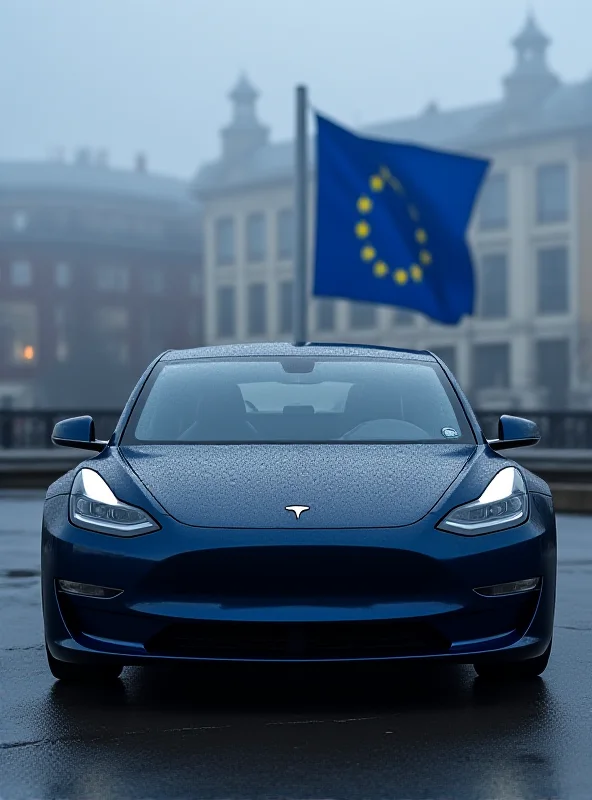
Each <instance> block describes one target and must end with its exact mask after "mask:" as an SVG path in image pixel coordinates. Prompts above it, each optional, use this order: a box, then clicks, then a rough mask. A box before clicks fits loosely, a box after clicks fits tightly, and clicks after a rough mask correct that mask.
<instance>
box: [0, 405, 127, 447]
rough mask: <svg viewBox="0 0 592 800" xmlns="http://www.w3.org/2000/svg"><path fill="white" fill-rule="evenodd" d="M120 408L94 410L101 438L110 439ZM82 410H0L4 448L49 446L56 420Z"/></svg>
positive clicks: (1, 445)
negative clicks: (116, 409)
mask: <svg viewBox="0 0 592 800" xmlns="http://www.w3.org/2000/svg"><path fill="white" fill-rule="evenodd" d="M120 413H121V412H119V411H96V412H94V413H93V412H90V416H91V417H92V418H93V419H94V421H95V432H96V436H97V439H109V437H110V436H111V434H112V433H113V431H114V430H115V426H116V424H117V420H118V419H119V417H120ZM80 414H81V412H80V411H13V410H10V411H0V450H35V449H41V450H44V449H46V448H47V449H49V448H52V447H53V445H52V443H51V432H52V431H53V426H54V425H55V424H56V422H59V421H60V420H62V419H67V418H68V417H77V416H80Z"/></svg>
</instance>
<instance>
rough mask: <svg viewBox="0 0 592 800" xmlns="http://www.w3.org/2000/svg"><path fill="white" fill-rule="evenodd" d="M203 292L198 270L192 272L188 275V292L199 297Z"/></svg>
mask: <svg viewBox="0 0 592 800" xmlns="http://www.w3.org/2000/svg"><path fill="white" fill-rule="evenodd" d="M202 292H203V283H202V279H201V274H200V273H199V272H192V273H191V275H190V276H189V294H190V295H191V296H192V297H199V296H200V295H201V294H202Z"/></svg>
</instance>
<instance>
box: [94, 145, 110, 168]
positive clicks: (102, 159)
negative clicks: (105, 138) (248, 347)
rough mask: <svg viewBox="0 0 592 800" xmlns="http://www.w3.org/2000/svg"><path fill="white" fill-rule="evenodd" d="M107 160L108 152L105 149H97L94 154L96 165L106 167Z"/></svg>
mask: <svg viewBox="0 0 592 800" xmlns="http://www.w3.org/2000/svg"><path fill="white" fill-rule="evenodd" d="M108 162H109V154H108V153H107V151H106V150H105V149H102V150H97V152H96V155H95V164H96V165H97V167H107V166H108Z"/></svg>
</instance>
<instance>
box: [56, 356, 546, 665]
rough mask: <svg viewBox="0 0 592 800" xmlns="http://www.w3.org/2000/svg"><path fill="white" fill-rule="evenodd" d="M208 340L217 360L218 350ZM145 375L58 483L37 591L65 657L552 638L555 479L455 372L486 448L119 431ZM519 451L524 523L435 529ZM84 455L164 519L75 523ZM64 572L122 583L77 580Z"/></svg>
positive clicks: (387, 655) (436, 649) (310, 656)
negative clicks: (179, 441) (473, 530)
mask: <svg viewBox="0 0 592 800" xmlns="http://www.w3.org/2000/svg"><path fill="white" fill-rule="evenodd" d="M273 347H275V348H276V350H277V349H278V348H279V350H280V351H281V352H284V351H286V352H290V348H292V350H293V349H294V348H293V347H292V346H291V345H281V346H275V345H274V346H273ZM260 348H263V350H264V351H265V346H263V345H262V346H260ZM223 349H224V351H225V352H224V355H227V351H228V350H229V348H223ZM319 349H320V347H319ZM361 349H362V348H360V350H361ZM230 350H231V351H232V353H235V354H236V353H239V354H240V353H243V354H244V353H249V352H252V348H251V350H249V346H239V347H237V348H230ZM332 350H334V351H335V353H336V354H338V355H340V356H343V353H344V350H345V348H339V347H337V346H334V347H333V348H331V347H330V348H327V349H324V348H323V349H322V351H321V352H322V354H323V355H326V354H327V352H328V351H332ZM205 351H206V353H207V356H206V357H215V354H216V353H217V352H218V349H217V348H205ZM197 352H200V351H197ZM274 352H275V351H274ZM369 352H370V353H372V352H373V351H372V350H369ZM396 353H397V355H398V356H399V355H400V351H396ZM195 354H196V351H190V355H191V357H192V358H195V357H196V355H195ZM364 355H366V350H365V349H364ZM380 356H381V357H384V351H383V350H382V349H381V350H380ZM174 357H175V354H174V353H168V354H166V355H165V356H164V358H167V359H172V358H174ZM410 357H412V358H419V359H422V360H425V359H429V358H431V356H430V355H429V354H412V355H411V356H410ZM154 363H156V362H154ZM151 366H153V365H151ZM149 374H150V368H149V370H147V371H146V373H145V374H144V376H143V377H142V379H141V381H140V382H139V384H138V387H136V389H135V390H134V393H132V396H131V398H130V401H129V402H128V405H127V406H126V410H125V411H124V413H123V414H122V418H121V419H120V422H119V423H118V427H117V429H116V431H115V433H114V435H113V436H112V438H111V440H110V443H109V446H108V447H106V448H105V450H104V451H103V452H102V453H100V454H99V455H97V456H96V457H94V458H91V459H88V460H87V461H85V462H83V463H82V464H81V465H80V466H79V467H77V468H76V469H75V470H71V471H70V472H69V473H67V474H66V475H65V476H63V477H62V478H60V479H59V480H58V481H56V482H55V483H54V484H52V486H51V487H50V489H49V490H48V493H47V499H46V504H45V510H44V518H43V531H42V595H43V606H44V618H45V631H46V639H47V644H48V647H49V650H50V652H51V653H52V654H53V656H54V657H55V658H58V659H61V660H63V661H71V662H76V663H86V664H96V663H99V662H105V663H106V662H113V663H115V662H116V663H120V664H150V663H158V662H163V663H168V662H170V661H186V662H190V663H195V662H199V661H208V660H215V661H225V660H230V661H350V660H356V661H359V660H365V661H383V660H398V659H408V658H435V659H444V660H445V659H449V660H453V661H461V662H467V663H474V662H479V661H483V660H485V661H494V660H510V661H516V660H521V659H528V658H534V657H536V656H538V655H540V654H542V653H543V652H544V651H545V649H546V648H547V646H548V645H549V642H550V641H551V636H552V629H553V614H554V605H555V583H556V577H555V576H556V530H555V518H554V511H553V503H552V498H551V496H550V491H549V488H548V486H547V485H546V484H545V483H544V482H543V481H541V480H540V479H539V478H538V477H537V476H535V475H533V474H532V473H529V472H528V471H527V470H525V469H524V468H523V467H520V466H519V465H517V464H516V463H515V462H513V461H510V460H508V459H506V458H504V457H503V455H502V454H500V453H499V452H494V451H493V450H492V449H491V448H489V447H488V446H487V444H486V443H485V439H484V437H483V434H482V432H481V431H480V430H479V428H478V426H477V423H476V420H475V418H474V414H473V412H472V410H471V409H470V407H469V406H468V405H467V404H466V400H465V399H464V398H463V396H462V393H461V392H460V389H458V388H457V386H456V384H455V382H454V379H453V378H452V377H451V378H450V379H451V382H453V384H454V385H455V391H458V393H459V397H460V398H461V402H463V405H464V407H465V411H466V413H467V417H468V419H469V420H470V422H471V426H472V427H473V428H474V433H475V438H476V442H477V444H476V445H452V444H443V445H437V446H432V445H379V444H373V445H351V444H347V445H341V444H335V445H302V444H299V445H289V444H275V445H221V446H216V445H181V446H178V447H177V446H174V447H169V446H160V445H156V446H147V447H128V446H120V440H121V436H122V434H123V431H124V429H125V423H126V419H127V416H129V413H130V412H131V409H132V408H133V405H134V403H135V402H136V400H137V397H138V393H139V391H140V390H141V386H142V385H143V383H144V382H145V381H146V379H147V377H148V376H149ZM420 451H421V452H420ZM434 451H437V452H434ZM510 465H513V466H516V468H517V469H519V470H520V472H521V474H522V475H523V477H524V479H525V483H526V486H527V489H528V492H529V504H530V509H529V517H528V519H527V520H526V521H525V522H523V523H522V524H520V525H518V526H516V527H512V528H509V529H507V530H502V531H498V532H496V533H490V534H485V535H480V536H460V535H456V534H452V533H448V532H444V531H441V530H439V529H438V527H437V526H438V524H439V522H440V521H441V520H442V518H443V517H444V516H445V515H446V514H447V513H449V511H450V510H452V509H453V508H455V507H456V506H458V505H461V504H463V503H467V502H469V501H472V500H474V499H476V498H478V497H479V496H480V495H481V494H482V492H483V490H484V488H485V487H486V486H487V484H488V483H489V482H490V481H491V479H492V478H493V477H494V476H495V475H496V473H497V472H498V471H499V470H501V469H503V468H504V467H507V466H510ZM82 468H90V469H93V470H95V471H96V472H98V473H99V474H100V475H101V476H102V477H103V478H104V479H105V481H106V482H107V483H108V484H109V486H110V487H111V489H112V490H113V492H114V493H115V495H116V496H117V497H118V498H119V499H120V500H122V501H124V502H126V503H129V504H131V505H136V506H138V507H141V508H143V509H144V510H145V511H147V512H148V513H149V514H150V515H151V516H152V517H153V518H154V520H155V521H156V522H157V523H158V525H159V526H160V530H158V531H155V532H153V533H149V534H146V535H142V536H137V537H133V538H121V537H117V536H110V535H105V534H102V533H97V532H93V531H89V530H84V529H81V528H79V527H76V526H74V525H72V524H71V522H70V521H69V513H68V502H69V492H70V488H71V485H72V481H73V479H74V476H75V475H76V473H77V471H78V470H79V469H82ZM291 504H303V505H309V506H310V507H311V510H310V511H307V512H305V513H304V514H302V516H301V518H300V519H299V520H297V519H296V517H295V515H294V514H292V513H290V512H288V511H286V510H285V506H287V505H291ZM531 577H540V578H541V583H540V586H539V588H538V589H537V590H536V591H532V592H528V593H524V594H522V595H509V596H503V597H489V598H488V597H482V596H480V595H479V594H477V593H476V592H475V589H476V588H478V587H482V586H489V585H493V584H497V583H505V582H510V581H516V580H521V579H524V578H531ZM58 579H66V580H71V581H79V582H83V583H90V584H94V585H101V586H109V587H113V588H117V589H121V590H122V594H120V595H119V596H118V597H115V598H113V599H109V600H103V599H96V598H90V597H78V596H72V595H65V594H64V593H63V592H59V591H58V590H57V580H58Z"/></svg>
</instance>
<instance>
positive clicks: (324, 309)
mask: <svg viewBox="0 0 592 800" xmlns="http://www.w3.org/2000/svg"><path fill="white" fill-rule="evenodd" d="M317 328H318V330H320V331H332V330H333V329H334V328H335V303H334V302H333V300H317Z"/></svg>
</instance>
